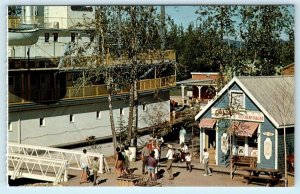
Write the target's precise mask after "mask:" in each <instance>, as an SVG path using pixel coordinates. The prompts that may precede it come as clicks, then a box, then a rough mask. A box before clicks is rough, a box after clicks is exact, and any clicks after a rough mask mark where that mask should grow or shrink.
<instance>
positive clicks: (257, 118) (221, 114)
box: [211, 107, 264, 122]
mask: <svg viewBox="0 0 300 194" xmlns="http://www.w3.org/2000/svg"><path fill="white" fill-rule="evenodd" d="M230 115H231V116H230ZM211 117H212V118H223V119H234V120H241V121H253V122H264V114H263V113H261V112H259V111H249V110H236V111H233V110H229V109H225V108H216V107H212V108H211Z"/></svg>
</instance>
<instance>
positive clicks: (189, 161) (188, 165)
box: [185, 152, 192, 172]
mask: <svg viewBox="0 0 300 194" xmlns="http://www.w3.org/2000/svg"><path fill="white" fill-rule="evenodd" d="M185 162H186V170H187V171H190V172H192V156H191V154H190V152H188V153H186V155H185Z"/></svg>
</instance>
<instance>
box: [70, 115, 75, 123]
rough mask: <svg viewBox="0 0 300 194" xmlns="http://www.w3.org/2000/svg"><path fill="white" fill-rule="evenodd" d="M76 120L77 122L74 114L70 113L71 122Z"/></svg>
mask: <svg viewBox="0 0 300 194" xmlns="http://www.w3.org/2000/svg"><path fill="white" fill-rule="evenodd" d="M74 122H75V118H74V115H70V123H74Z"/></svg>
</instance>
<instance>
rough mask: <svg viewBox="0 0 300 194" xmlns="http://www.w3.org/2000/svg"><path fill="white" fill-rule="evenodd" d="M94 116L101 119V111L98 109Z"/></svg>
mask: <svg viewBox="0 0 300 194" xmlns="http://www.w3.org/2000/svg"><path fill="white" fill-rule="evenodd" d="M96 117H97V119H101V112H100V111H97V113H96Z"/></svg>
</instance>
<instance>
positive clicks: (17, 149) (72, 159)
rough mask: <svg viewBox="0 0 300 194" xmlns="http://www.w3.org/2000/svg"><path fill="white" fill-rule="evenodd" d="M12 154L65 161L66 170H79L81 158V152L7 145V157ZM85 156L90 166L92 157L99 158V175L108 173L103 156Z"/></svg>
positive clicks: (91, 154)
mask: <svg viewBox="0 0 300 194" xmlns="http://www.w3.org/2000/svg"><path fill="white" fill-rule="evenodd" d="M12 154H19V155H22V156H24V157H25V156H29V157H37V158H42V159H48V160H57V161H66V163H65V165H66V166H67V167H68V169H73V170H81V166H80V157H81V156H82V151H79V150H68V149H60V148H52V147H43V146H35V145H26V144H17V143H9V144H8V155H12ZM87 156H88V160H89V163H90V164H91V163H92V161H93V158H94V157H97V158H99V166H100V168H99V173H101V174H103V173H104V172H110V169H109V167H108V164H107V162H106V159H105V157H104V155H103V154H98V153H92V152H88V153H87Z"/></svg>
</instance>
